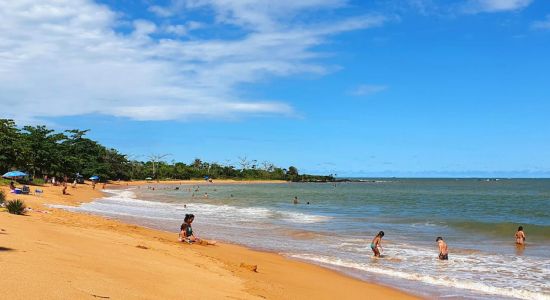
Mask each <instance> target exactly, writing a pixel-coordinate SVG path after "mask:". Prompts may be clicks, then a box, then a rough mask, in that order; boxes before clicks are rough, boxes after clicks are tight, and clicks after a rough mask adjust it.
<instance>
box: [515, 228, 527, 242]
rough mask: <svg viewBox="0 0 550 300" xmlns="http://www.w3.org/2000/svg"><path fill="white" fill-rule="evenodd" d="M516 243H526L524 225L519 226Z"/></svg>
mask: <svg viewBox="0 0 550 300" xmlns="http://www.w3.org/2000/svg"><path fill="white" fill-rule="evenodd" d="M516 245H525V232H523V226H520V227H518V231H516Z"/></svg>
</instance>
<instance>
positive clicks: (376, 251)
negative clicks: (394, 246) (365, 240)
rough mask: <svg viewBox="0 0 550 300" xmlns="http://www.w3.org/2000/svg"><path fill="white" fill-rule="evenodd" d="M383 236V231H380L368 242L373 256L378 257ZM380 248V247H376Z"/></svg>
mask: <svg viewBox="0 0 550 300" xmlns="http://www.w3.org/2000/svg"><path fill="white" fill-rule="evenodd" d="M383 236H384V231H380V232H379V233H378V234H377V235H376V236H375V237H374V239H373V240H372V242H371V243H370V248H371V249H372V252H374V256H375V257H380V249H382V244H381V242H382V237H383ZM378 248H380V249H378Z"/></svg>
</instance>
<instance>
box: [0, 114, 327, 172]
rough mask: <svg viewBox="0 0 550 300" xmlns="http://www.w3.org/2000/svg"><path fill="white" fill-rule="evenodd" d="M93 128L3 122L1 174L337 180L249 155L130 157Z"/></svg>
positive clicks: (0, 159)
mask: <svg viewBox="0 0 550 300" xmlns="http://www.w3.org/2000/svg"><path fill="white" fill-rule="evenodd" d="M88 132H89V130H79V129H71V130H65V131H63V132H57V131H55V130H53V129H49V128H47V127H46V126H44V125H39V126H23V127H22V128H21V127H18V126H17V125H16V123H15V122H14V121H13V120H10V119H0V172H1V173H2V174H3V173H5V172H7V171H10V170H15V169H17V170H21V171H24V172H27V173H28V174H29V175H30V176H31V177H32V178H36V179H37V180H41V179H42V178H43V177H44V176H49V177H52V176H56V177H58V178H63V177H65V176H67V177H68V178H74V176H75V174H77V173H79V174H81V175H83V176H84V177H85V178H88V177H90V176H92V175H97V176H99V177H100V178H101V180H115V179H122V180H133V179H146V178H152V179H160V180H162V179H197V178H201V179H202V178H205V177H208V178H212V179H242V180H251V179H254V180H289V181H333V180H334V178H333V176H332V175H330V176H318V175H307V174H299V172H298V169H297V168H296V167H294V166H290V167H289V168H287V169H285V168H280V167H277V166H275V165H274V164H272V163H269V162H261V163H259V162H258V161H257V160H249V159H247V158H246V157H240V158H239V159H238V167H237V166H234V165H231V164H220V163H216V162H205V161H202V160H201V159H199V158H197V159H195V160H193V161H192V162H191V163H188V164H186V163H184V162H175V161H172V162H167V161H165V160H164V158H165V157H166V156H165V155H151V156H150V157H149V158H148V159H147V160H137V159H130V158H129V157H128V155H126V154H123V153H120V152H119V151H118V150H116V149H113V148H109V147H106V146H104V145H101V144H100V143H98V142H97V141H94V140H91V139H89V138H88V137H86V134H87V133H88Z"/></svg>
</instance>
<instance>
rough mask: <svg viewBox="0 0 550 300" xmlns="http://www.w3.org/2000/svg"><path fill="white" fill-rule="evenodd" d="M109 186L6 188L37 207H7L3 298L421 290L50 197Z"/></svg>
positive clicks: (1, 256) (346, 294)
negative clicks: (198, 239) (196, 239)
mask: <svg viewBox="0 0 550 300" xmlns="http://www.w3.org/2000/svg"><path fill="white" fill-rule="evenodd" d="M180 182H181V181H177V183H180ZM161 183H164V182H161ZM174 183H176V182H174ZM197 183H199V182H198V181H197V182H191V184H197ZM217 183H220V181H217ZM239 183H243V182H239ZM130 184H136V183H135V182H132V183H130ZM139 184H147V182H142V183H139ZM119 185H121V186H125V185H126V183H125V182H122V183H120V184H119ZM100 187H101V185H98V186H97V187H96V188H97V189H96V190H92V189H91V186H90V185H89V184H86V185H78V187H77V188H76V189H73V188H71V187H69V188H68V189H67V190H68V192H69V193H70V194H71V195H62V192H61V187H49V186H48V187H38V188H41V189H43V190H44V193H43V194H42V195H41V196H36V195H13V194H9V193H7V192H8V190H7V187H1V188H2V189H3V190H4V191H6V193H7V195H8V199H15V198H18V199H21V200H24V201H25V202H26V204H27V206H29V207H31V208H32V209H33V210H32V211H30V212H28V213H27V215H26V216H16V215H11V214H8V213H7V212H4V211H0V298H1V299H224V298H229V299H413V298H414V297H413V296H410V295H408V294H405V293H403V292H400V291H397V290H394V289H391V288H388V287H383V286H379V285H374V284H370V283H366V282H363V281H360V280H357V279H353V278H350V277H347V276H345V275H342V274H340V273H337V272H334V271H331V270H328V269H325V268H322V267H319V266H315V265H311V264H306V263H302V262H298V261H294V260H290V259H287V258H284V257H282V256H280V255H277V254H274V253H266V252H259V251H253V250H250V249H247V248H245V247H241V246H237V245H230V244H218V245H215V246H200V245H187V244H183V243H178V242H177V233H169V232H163V231H157V230H152V229H147V228H142V227H139V226H135V225H129V224H124V223H121V222H118V221H114V220H109V219H106V218H103V217H99V216H92V215H88V214H81V213H71V212H67V211H64V210H60V209H52V208H48V207H47V206H44V205H43V204H45V203H49V204H54V203H58V204H69V205H78V204H79V203H80V202H85V201H92V200H94V199H97V198H100V197H102V193H101V192H100V190H99V188H100ZM110 187H112V186H110ZM31 188H32V190H33V191H34V189H35V188H36V187H31ZM255 267H257V272H255V271H253V270H254V268H255Z"/></svg>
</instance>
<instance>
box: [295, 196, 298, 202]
mask: <svg viewBox="0 0 550 300" xmlns="http://www.w3.org/2000/svg"><path fill="white" fill-rule="evenodd" d="M294 204H298V197H297V196H294Z"/></svg>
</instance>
